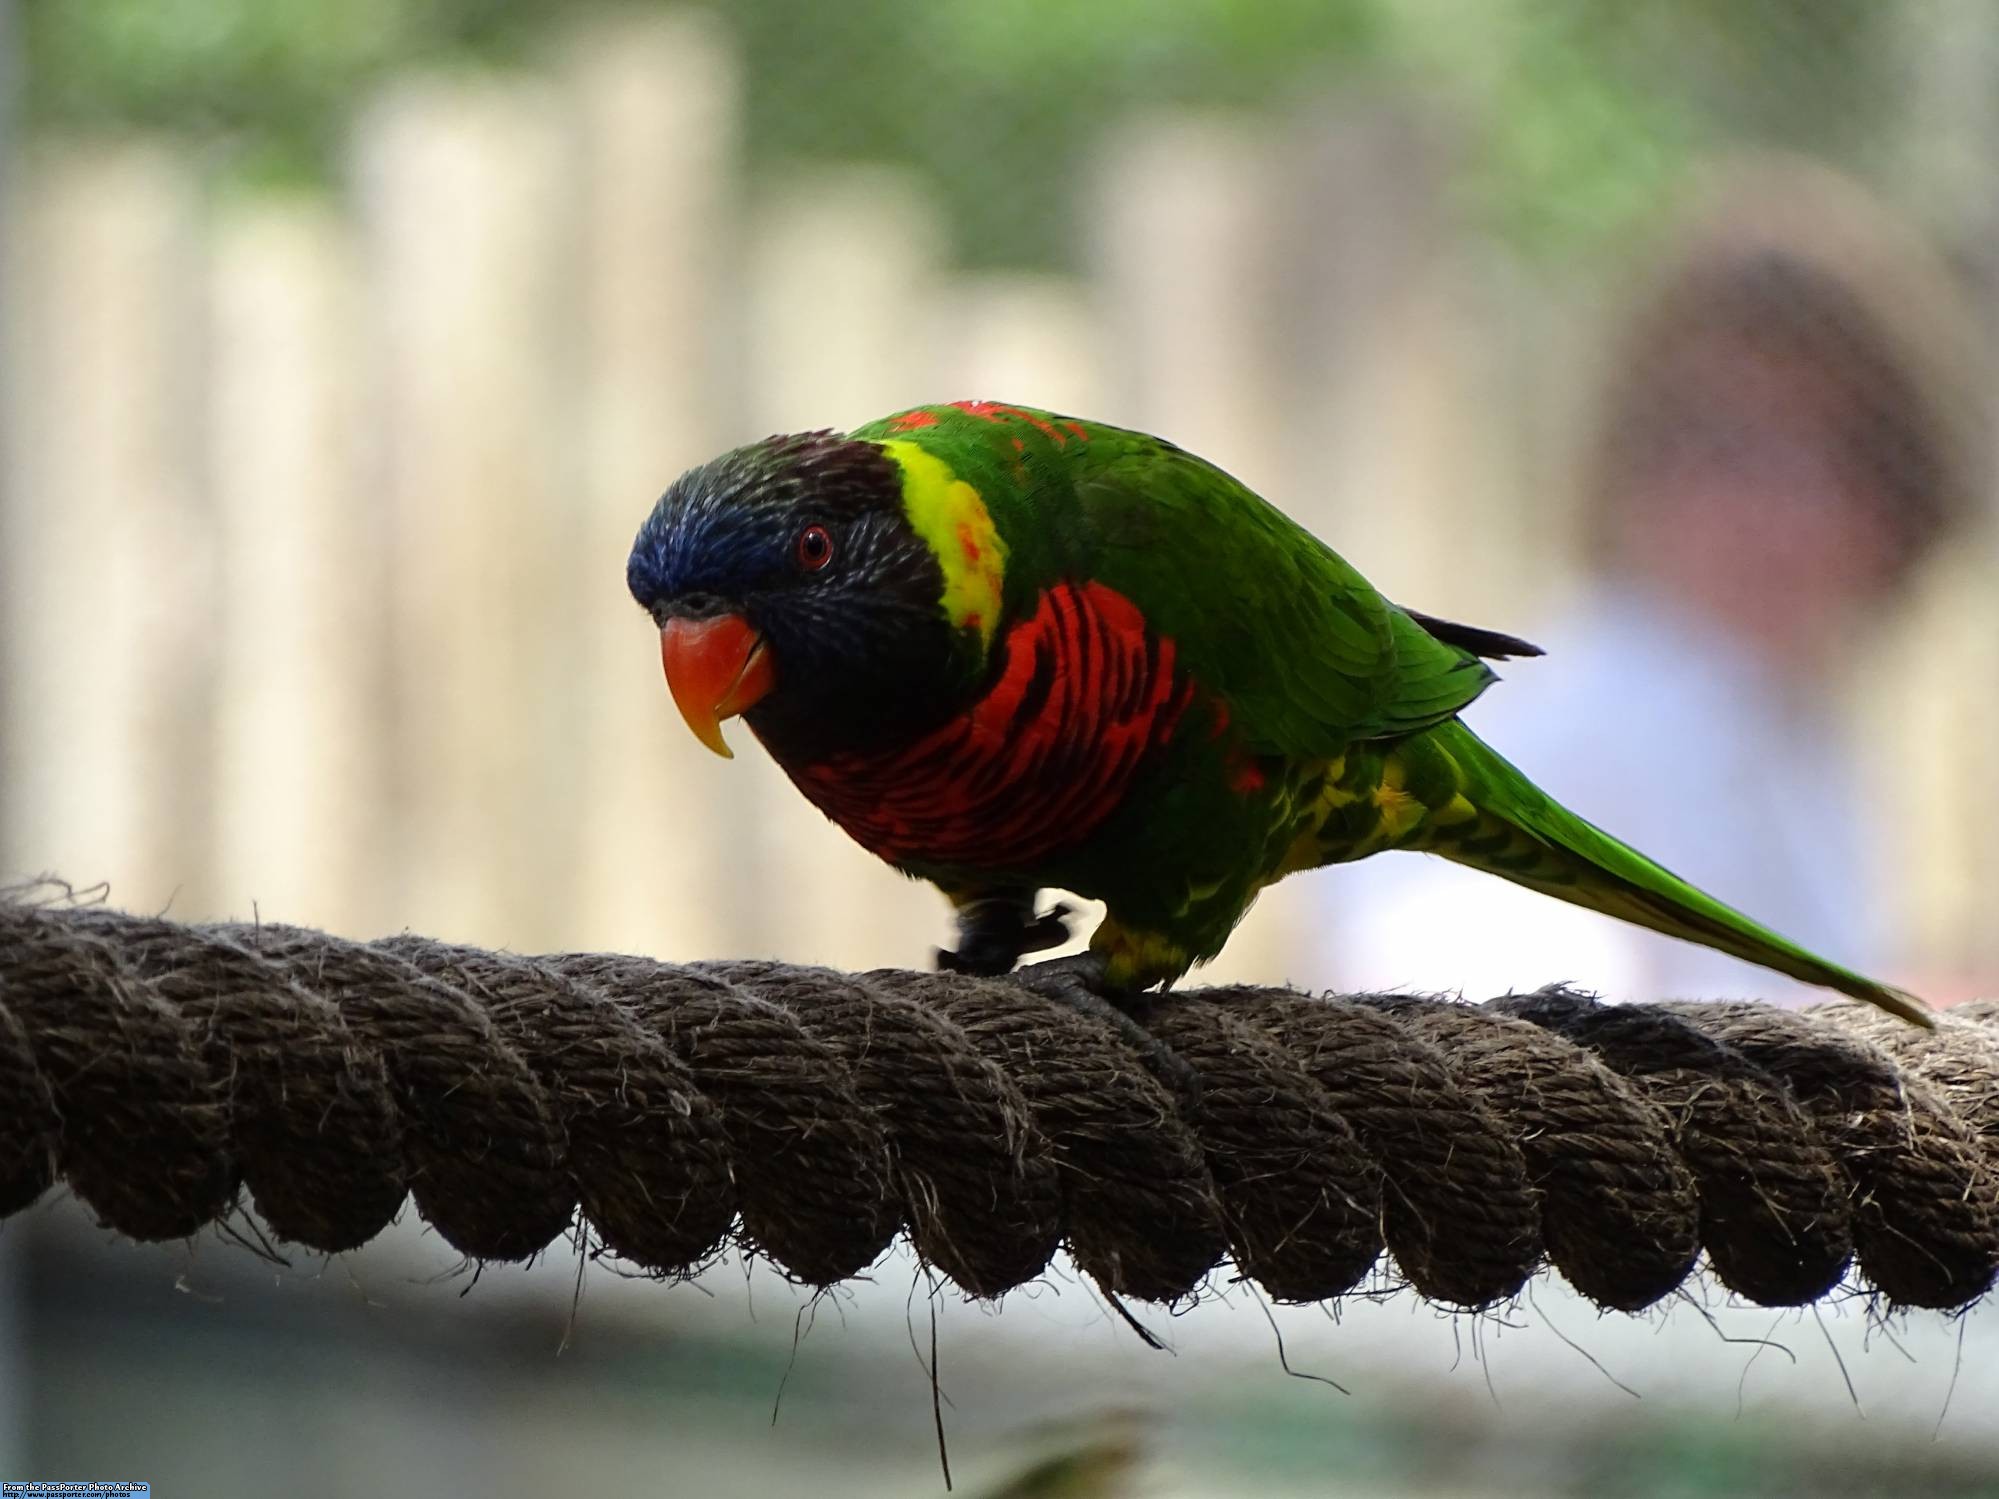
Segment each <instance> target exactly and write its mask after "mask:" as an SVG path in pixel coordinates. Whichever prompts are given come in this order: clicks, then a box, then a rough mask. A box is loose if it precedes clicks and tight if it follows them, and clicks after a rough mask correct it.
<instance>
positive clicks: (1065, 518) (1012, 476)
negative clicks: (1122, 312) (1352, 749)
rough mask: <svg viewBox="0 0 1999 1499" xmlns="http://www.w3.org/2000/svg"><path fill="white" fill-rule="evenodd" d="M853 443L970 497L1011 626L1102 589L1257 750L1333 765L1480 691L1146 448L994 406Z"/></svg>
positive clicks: (1203, 472)
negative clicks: (978, 508) (939, 468)
mask: <svg viewBox="0 0 1999 1499" xmlns="http://www.w3.org/2000/svg"><path fill="white" fill-rule="evenodd" d="M853 435H854V436H856V437H859V438H864V439H868V440H872V441H878V442H883V443H885V444H904V443H906V444H913V445H915V446H916V447H918V448H920V449H921V450H922V451H923V452H925V453H927V454H929V455H931V456H933V457H935V458H937V459H938V460H940V461H941V462H942V463H943V464H945V465H946V466H947V467H948V469H949V470H950V473H951V476H952V479H953V480H954V481H957V482H961V483H963V484H965V485H967V486H969V488H970V489H971V490H972V491H974V492H975V493H976V495H977V497H978V499H979V500H980V502H981V503H982V505H983V506H984V507H985V508H986V509H987V510H988V511H989V512H990V514H991V516H992V519H993V522H994V524H995V526H996V527H997V530H998V534H999V535H1000V537H1001V538H1003V540H1004V542H1005V545H1006V548H1007V566H1006V573H1005V588H1004V591H1005V598H1006V604H1007V609H1008V612H1009V614H1010V616H1012V617H1019V615H1020V614H1021V613H1022V612H1023V611H1024V610H1027V609H1030V608H1031V607H1032V603H1033V599H1034V597H1035V596H1036V595H1037V594H1038V593H1039V592H1040V591H1041V590H1042V589H1043V588H1046V587H1048V586H1049V585H1051V584H1053V583H1055V582H1057V581H1059V580H1061V579H1063V578H1076V579H1084V578H1087V579H1092V580H1094V581H1097V582H1100V583H1103V584H1105V585H1106V586H1108V587H1111V588H1114V589H1116V590H1117V591H1118V592H1119V593H1121V594H1123V595H1124V596H1125V597H1126V598H1128V599H1130V600H1131V601H1132V602H1133V603H1134V604H1136V605H1137V606H1138V607H1139V609H1140V610H1141V611H1142V612H1143V613H1144V615H1145V617H1146V619H1147V621H1148V623H1149V624H1150V625H1151V626H1152V628H1153V629H1154V630H1156V631H1157V632H1159V633H1160V634H1162V635H1164V636H1166V637H1168V638H1170V639H1172V640H1174V641H1175V642H1176V646H1177V649H1178V650H1179V651H1180V652H1181V660H1182V662H1183V663H1184V664H1185V665H1186V667H1187V668H1188V669H1189V670H1190V671H1191V672H1192V673H1193V675H1194V677H1195V678H1196V680H1198V681H1199V682H1201V683H1202V684H1203V685H1204V686H1205V687H1207V688H1209V689H1210V690H1211V691H1214V692H1217V693H1219V694H1220V695H1221V696H1223V697H1224V698H1226V699H1227V701H1228V703H1229V705H1230V711H1231V713H1232V715H1233V719H1234V722H1235V723H1236V724H1237V725H1238V727H1239V728H1240V729H1241V730H1242V732H1243V734H1244V736H1245V739H1246V741H1247V743H1248V744H1249V746H1250V748H1251V749H1253V750H1255V751H1257V752H1260V753H1272V754H1284V755H1293V756H1308V757H1309V756H1315V755H1331V754H1338V753H1339V752H1340V751H1341V750H1343V749H1344V748H1345V747H1346V746H1347V745H1348V744H1350V743H1352V742H1353V741H1355V740H1360V739H1379V738H1389V737H1395V736H1399V735H1403V734H1408V733H1412V732H1414V731H1416V730H1418V729H1421V728H1424V727H1426V726H1428V725H1430V724H1434V723H1439V722H1441V721H1443V720H1445V719H1447V718H1450V717H1451V716H1452V715H1454V714H1455V713H1457V712H1458V711H1459V710H1460V709H1462V708H1463V707H1464V706H1465V705H1466V704H1467V703H1469V702H1471V700H1472V699H1473V698H1475V697H1477V696H1478V694H1479V693H1480V692H1482V691H1484V690H1485V688H1486V687H1487V686H1489V685H1490V684H1491V683H1492V681H1493V680H1494V676H1493V673H1492V671H1491V669H1490V668H1489V667H1487V666H1486V665H1485V664H1484V663H1483V662H1482V661H1480V660H1479V659H1478V658H1477V657H1476V656H1474V655H1472V654H1471V652H1469V651H1466V650H1461V649H1459V648H1457V647H1455V646H1450V645H1446V644H1444V643H1442V642H1441V641H1438V640H1436V639H1435V638H1433V637H1432V636H1431V635H1429V634H1428V633H1426V632H1425V630H1424V629H1423V628H1422V626H1420V625H1419V624H1417V623H1416V622H1415V621H1414V620H1412V619H1410V618H1409V617H1408V616H1407V615H1406V614H1404V613H1403V612H1402V611H1401V610H1400V609H1397V608H1396V607H1395V606H1394V605H1393V604H1391V603H1389V602H1388V601H1387V600H1386V599H1384V598H1383V597H1382V596H1381V595H1380V594H1379V593H1377V592H1376V591H1375V590H1374V588H1373V587H1372V586H1370V585H1369V584H1368V582H1367V581H1366V580H1365V579H1364V578H1362V577H1361V575H1360V574H1359V573H1358V572H1356V571H1355V570H1354V569H1353V568H1352V567H1350V566H1349V565H1348V564H1347V563H1346V562H1345V561H1344V560H1343V559H1342V558H1341V557H1340V556H1339V555H1338V554H1337V553H1335V552H1334V551H1333V550H1332V549H1331V548H1329V547H1327V546H1326V545H1325V544H1324V543H1323V542H1321V541H1319V540H1318V539H1317V538H1316V537H1314V536H1313V535H1312V534H1311V533H1310V532H1308V531H1306V530H1304V529H1303V528H1302V527H1300V526H1299V525H1298V524H1297V523H1295V522H1294V521H1292V520H1291V519H1290V518H1289V517H1287V516H1285V515H1284V514H1283V513H1282V512H1281V511H1279V510H1277V509H1276V508H1275V507H1274V506H1272V505H1270V504H1268V503H1267V502H1265V501H1264V500H1262V499H1260V498H1259V497H1258V496H1257V495H1255V494H1254V493H1252V492H1251V491H1250V490H1249V489H1247V488H1245V487H1244V486H1243V485H1242V484H1240V483H1239V482H1237V481H1236V480H1235V479H1233V478H1231V477H1230V476H1229V475H1228V474H1225V473H1224V472H1222V470H1220V469H1218V468H1216V467H1215V466H1214V465H1213V464H1211V463H1208V462H1206V461H1204V460H1202V459H1199V458H1196V457H1194V456H1193V455H1192V454H1189V453H1187V452H1185V451H1183V450H1182V449H1180V448H1177V447H1175V446H1173V445H1172V444H1171V443H1168V442H1164V441H1162V440H1160V439H1159V438H1156V437H1149V436H1147V435H1145V434H1144V433H1140V432H1132V431H1128V430H1126V429H1124V428H1120V427H1111V426H1106V425H1104V424H1102V423H1096V422H1083V421H1078V420H1076V419H1074V418H1070V417H1064V416H1059V415H1057V414H1055V413H1052V412H1046V411H1039V410H1036V409H1034V408H1031V407H1022V406H1007V405H1001V404H998V403H992V402H963V403H959V404H957V405H951V406H925V407H919V408H916V409H915V410H914V411H910V412H903V413H900V414H898V415H896V416H892V417H888V418H885V419H883V420H882V421H879V422H874V423H870V424H869V425H868V426H865V427H862V428H859V429H858V430H856V431H855V432H854V434H853ZM894 450H895V449H894V447H893V446H892V447H891V451H892V452H893V451H894ZM909 483H910V478H909V477H908V476H907V475H906V477H905V485H906V486H908V485H909ZM947 570H948V564H947ZM1246 601H1247V602H1249V603H1253V604H1254V607H1247V606H1246Z"/></svg>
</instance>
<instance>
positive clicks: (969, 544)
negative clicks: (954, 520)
mask: <svg viewBox="0 0 1999 1499" xmlns="http://www.w3.org/2000/svg"><path fill="white" fill-rule="evenodd" d="M958 550H959V551H961V552H963V553H964V554H965V560H966V561H967V562H970V563H973V564H975V565H976V564H977V562H978V560H979V542H978V538H977V537H975V536H973V535H972V523H971V522H970V521H968V520H961V521H959V522H958Z"/></svg>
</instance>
